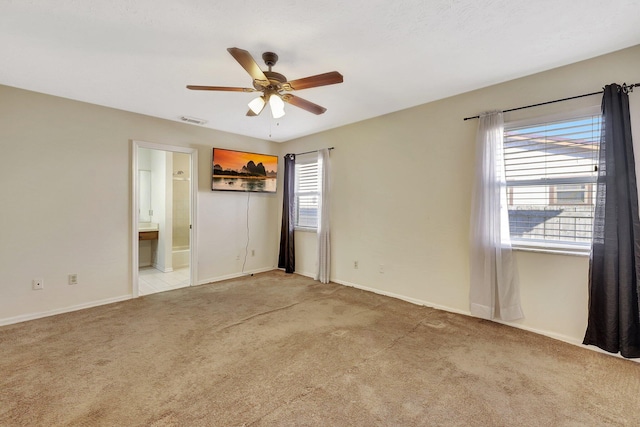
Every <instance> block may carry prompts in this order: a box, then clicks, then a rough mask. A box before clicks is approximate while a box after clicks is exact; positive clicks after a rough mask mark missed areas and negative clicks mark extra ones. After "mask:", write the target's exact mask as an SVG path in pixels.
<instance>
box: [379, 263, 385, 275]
mask: <svg viewBox="0 0 640 427" xmlns="http://www.w3.org/2000/svg"><path fill="white" fill-rule="evenodd" d="M378 271H380V274H384V264H380V268H379V270H378Z"/></svg>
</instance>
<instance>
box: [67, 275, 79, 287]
mask: <svg viewBox="0 0 640 427" xmlns="http://www.w3.org/2000/svg"><path fill="white" fill-rule="evenodd" d="M69 284H70V285H77V284H78V275H77V274H76V273H72V274H70V275H69Z"/></svg>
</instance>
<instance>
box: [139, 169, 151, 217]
mask: <svg viewBox="0 0 640 427" xmlns="http://www.w3.org/2000/svg"><path fill="white" fill-rule="evenodd" d="M138 185H139V186H138V188H139V189H140V194H139V199H138V202H139V203H140V204H139V205H138V206H139V210H138V219H139V222H151V216H152V215H153V213H152V210H151V171H149V170H139V171H138Z"/></svg>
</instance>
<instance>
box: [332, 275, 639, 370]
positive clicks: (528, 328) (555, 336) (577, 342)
mask: <svg viewBox="0 0 640 427" xmlns="http://www.w3.org/2000/svg"><path fill="white" fill-rule="evenodd" d="M331 281H332V282H334V283H338V284H339V285H344V286H349V287H352V288H356V289H361V290H363V291H368V292H373V293H376V294H379V295H384V296H388V297H391V298H396V299H400V300H403V301H407V302H410V303H412V304H416V305H422V306H425V307H431V308H435V309H438V310H443V311H447V312H450V313H457V314H462V315H463V316H469V317H473V316H471V312H470V311H466V310H460V309H457V308H452V307H447V306H443V305H440V304H434V303H432V302H429V301H423V300H419V299H416V298H410V297H407V296H404V295H399V294H395V293H393V292H387V291H382V290H380V289H375V288H370V287H367V286H362V285H358V284H356V283H351V282H346V281H344V280H335V279H332V280H331ZM491 321H492V322H496V323H500V324H502V325H506V326H511V327H514V328H518V329H522V330H525V331H528V332H533V333H534V334H538V335H543V336H545V337H549V338H553V339H555V340H558V341H562V342H566V343H567V344H572V345H575V346H578V347H580V348H585V349H587V350H591V351H595V352H597V353H603V354H606V355H608V356H613V357H618V358H620V359H625V358H624V357H622V356H621V355H620V354H615V353H609V352H607V351H604V350H602V349H600V348H598V347H595V346H592V345H590V346H586V345H584V344H582V341H581V340H579V339H576V338H574V337H570V336H568V335H563V334H558V333H556V332H551V331H545V330H542V329H537V328H533V327H531V326H527V325H522V324H518V323H510V322H505V321H502V320H497V319H494V320H491ZM625 360H631V361H633V362H637V363H640V358H638V359H625Z"/></svg>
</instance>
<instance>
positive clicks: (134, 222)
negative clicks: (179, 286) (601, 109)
mask: <svg viewBox="0 0 640 427" xmlns="http://www.w3.org/2000/svg"><path fill="white" fill-rule="evenodd" d="M138 148H149V149H152V150H161V151H169V152H172V153H184V154H189V157H190V159H191V164H190V166H191V181H190V182H191V185H190V187H189V188H190V199H191V212H190V215H191V233H190V234H191V235H190V239H189V246H190V248H189V249H190V252H189V270H190V271H189V275H190V280H191V286H195V285H197V284H198V268H197V267H198V254H197V248H198V245H197V240H196V238H197V235H198V233H197V232H196V229H197V225H198V221H197V212H198V150H197V149H196V148H188V147H179V146H176V145H164V144H156V143H153V142H146V141H136V140H132V141H131V151H132V152H131V208H132V209H131V254H132V256H131V283H132V286H133V289H132V294H133V297H134V298H136V297H138V296H139V286H138V219H139V212H138V208H139V206H138V204H139V200H138V194H139V192H140V184H139V182H138Z"/></svg>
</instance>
